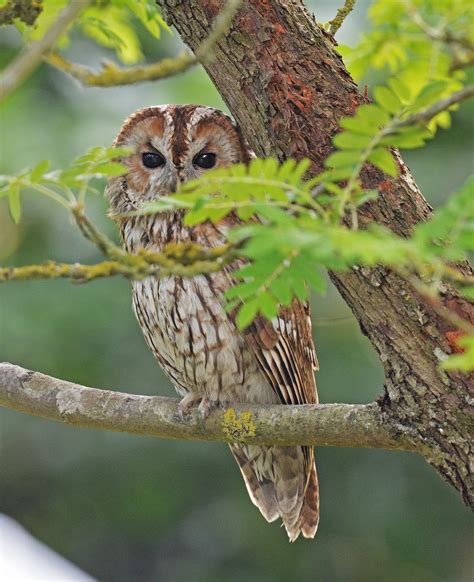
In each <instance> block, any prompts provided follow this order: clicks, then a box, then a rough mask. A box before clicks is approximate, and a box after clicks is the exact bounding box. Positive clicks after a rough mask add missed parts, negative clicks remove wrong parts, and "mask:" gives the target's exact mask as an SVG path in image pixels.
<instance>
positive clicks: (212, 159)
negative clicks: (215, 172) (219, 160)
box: [193, 153, 216, 170]
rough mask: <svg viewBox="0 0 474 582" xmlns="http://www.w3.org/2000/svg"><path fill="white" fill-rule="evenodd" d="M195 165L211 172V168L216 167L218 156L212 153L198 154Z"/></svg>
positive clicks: (194, 161)
mask: <svg viewBox="0 0 474 582" xmlns="http://www.w3.org/2000/svg"><path fill="white" fill-rule="evenodd" d="M193 164H194V165H195V166H198V167H199V168H204V169H205V170H209V168H213V167H214V166H215V165H216V154H211V153H205V154H198V155H197V156H196V157H195V158H194V160H193Z"/></svg>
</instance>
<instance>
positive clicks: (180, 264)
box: [0, 243, 234, 283]
mask: <svg viewBox="0 0 474 582" xmlns="http://www.w3.org/2000/svg"><path fill="white" fill-rule="evenodd" d="M233 257H234V249H233V247H232V246H231V245H222V246H220V247H215V248H212V249H205V248H202V247H200V245H195V244H185V243H181V244H170V245H167V246H166V247H165V248H164V249H163V251H162V252H161V253H152V252H148V251H141V252H140V253H139V254H137V255H132V254H130V253H126V252H123V253H122V254H121V255H119V256H117V258H116V259H113V260H107V261H102V262H100V263H95V264H93V265H83V264H80V263H57V262H55V261H47V262H46V263H43V264H40V265H25V266H23V267H0V283H5V282H7V281H37V280H42V279H70V280H71V281H76V282H78V283H87V282H88V281H93V280H94V279H101V278H104V277H114V276H116V275H121V276H123V277H126V278H127V279H143V278H144V277H149V276H154V277H158V278H161V277H167V276H169V275H179V276H181V277H193V276H195V275H199V274H202V273H215V272H216V271H220V270H221V269H222V267H223V266H224V265H226V264H227V263H229V262H230V261H231V260H232V258H233Z"/></svg>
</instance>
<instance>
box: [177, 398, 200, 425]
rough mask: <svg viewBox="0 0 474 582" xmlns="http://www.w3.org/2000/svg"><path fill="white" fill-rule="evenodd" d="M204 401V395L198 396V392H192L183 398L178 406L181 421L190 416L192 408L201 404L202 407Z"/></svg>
mask: <svg viewBox="0 0 474 582" xmlns="http://www.w3.org/2000/svg"><path fill="white" fill-rule="evenodd" d="M202 399H203V396H202V394H198V393H197V392H190V393H189V394H186V396H185V397H184V398H182V399H181V400H180V402H179V404H178V414H179V417H180V418H181V420H183V419H184V417H185V416H186V415H187V414H189V411H190V410H191V408H193V407H194V406H196V404H198V403H199V405H200V404H201V402H202Z"/></svg>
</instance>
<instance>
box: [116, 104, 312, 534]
mask: <svg viewBox="0 0 474 582" xmlns="http://www.w3.org/2000/svg"><path fill="white" fill-rule="evenodd" d="M115 144H116V145H126V146H131V147H132V148H133V150H134V153H133V154H132V155H130V157H128V158H127V159H126V160H124V163H125V164H126V165H127V166H128V168H129V170H128V172H127V174H126V175H125V176H122V177H118V178H113V179H111V180H110V182H109V184H108V187H107V195H108V198H109V200H110V206H111V211H112V215H120V214H123V213H127V212H130V211H135V210H137V209H140V207H141V206H142V205H143V204H144V203H145V202H149V201H151V200H156V199H158V198H160V197H162V196H167V195H168V194H170V193H171V192H174V191H175V189H176V187H177V184H178V183H179V182H184V181H186V180H190V179H193V178H197V177H199V176H202V175H203V174H205V172H206V171H207V170H209V169H211V168H219V167H223V166H227V165H229V164H233V163H236V162H243V163H248V162H249V160H250V158H251V157H252V156H253V154H252V152H251V150H250V149H249V147H248V146H247V145H246V143H245V141H244V139H243V137H242V135H241V133H240V131H239V130H238V128H237V127H236V126H235V125H234V123H233V122H232V120H231V119H230V118H229V117H228V116H227V115H225V114H224V113H222V112H221V111H218V110H216V109H212V108H209V107H201V106H197V105H176V106H175V105H163V106H158V107H148V108H145V109H141V110H139V111H137V112H135V113H134V114H133V115H132V116H131V117H130V118H129V119H127V120H126V121H125V123H124V125H123V127H122V129H121V130H120V133H119V134H118V136H117V139H116V141H115ZM117 221H118V223H119V226H120V230H121V235H122V239H123V243H124V246H125V248H126V249H127V250H128V251H129V252H131V253H136V252H137V251H139V250H140V249H143V248H145V249H149V250H152V251H160V250H161V249H162V248H163V246H164V245H165V244H167V243H169V242H182V241H193V242H196V243H199V244H201V245H204V246H208V247H212V246H217V245H221V244H222V243H223V242H224V241H225V239H226V232H227V230H228V229H229V227H231V226H232V225H233V224H234V223H235V218H233V217H232V216H230V217H228V218H225V219H223V220H222V221H221V222H220V223H218V224H217V225H213V224H211V223H207V222H206V223H204V224H200V225H198V226H193V227H189V226H186V225H185V224H184V223H183V213H182V211H171V212H163V213H160V214H155V215H151V216H150V215H148V216H133V217H125V218H124V217H118V218H117ZM233 268H235V266H231V267H228V268H227V269H226V270H223V271H221V272H219V273H213V274H209V275H198V276H196V277H193V278H182V277H166V278H163V279H156V278H153V277H148V278H146V279H144V280H143V281H134V282H133V308H134V311H135V314H136V316H137V319H138V321H139V323H140V326H141V328H142V331H143V334H144V336H145V340H146V342H147V344H148V346H149V347H150V349H151V350H152V352H153V354H154V355H155V357H156V359H157V360H158V362H159V363H160V365H161V367H162V368H163V370H164V372H165V373H166V374H167V376H168V377H169V378H170V380H171V382H172V383H173V384H174V386H175V388H176V390H177V392H178V393H179V395H180V396H182V397H183V400H182V401H181V410H183V411H186V410H187V409H188V407H189V406H190V405H192V404H197V403H198V402H200V404H199V408H200V410H201V412H202V413H206V411H207V410H208V409H209V406H210V405H211V404H215V403H219V404H221V405H223V406H226V405H229V404H231V403H236V402H249V403H273V404H304V403H314V402H317V393H316V384H315V380H314V370H315V369H316V367H317V359H316V354H315V350H314V345H313V341H312V337H311V320H310V312H309V307H308V305H306V304H303V303H301V302H299V301H296V300H295V301H294V302H293V304H292V306H291V308H281V310H280V313H279V317H278V318H276V319H275V320H274V321H272V322H268V321H266V320H265V319H263V318H261V317H258V318H257V319H256V320H255V321H254V322H253V324H252V325H251V326H250V327H248V328H247V329H246V330H245V331H238V330H237V328H236V326H235V324H234V321H233V317H232V315H229V314H228V313H226V311H225V310H224V308H223V293H224V292H225V291H226V289H228V288H229V287H230V286H231V285H232V284H233V281H232V269H233ZM230 448H231V450H232V453H233V455H234V457H235V459H236V461H237V463H238V465H239V467H240V470H241V472H242V475H243V478H244V481H245V484H246V486H247V490H248V493H249V495H250V498H251V499H252V501H253V503H254V504H255V505H256V506H257V507H258V508H259V509H260V511H261V513H262V514H263V516H264V517H265V519H267V520H268V521H273V520H275V519H277V518H278V517H281V519H282V520H283V524H284V525H285V528H286V530H287V532H288V536H289V538H290V540H291V541H293V540H295V539H296V538H297V537H298V536H299V534H300V533H301V534H302V535H303V536H304V537H308V538H312V537H314V535H315V533H316V530H317V526H318V520H319V494H318V481H317V476H316V468H315V464H314V455H313V449H312V448H311V447H303V446H302V447H282V446H241V445H230Z"/></svg>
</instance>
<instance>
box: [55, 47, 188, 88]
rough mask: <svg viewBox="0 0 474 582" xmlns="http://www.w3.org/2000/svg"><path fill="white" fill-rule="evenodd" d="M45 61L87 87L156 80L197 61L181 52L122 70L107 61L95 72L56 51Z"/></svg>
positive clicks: (183, 70) (175, 72) (186, 53)
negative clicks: (175, 55)
mask: <svg viewBox="0 0 474 582" xmlns="http://www.w3.org/2000/svg"><path fill="white" fill-rule="evenodd" d="M46 60H47V62H48V63H49V64H50V65H53V66H54V67H56V68H57V69H59V70H61V71H63V72H64V73H68V74H69V75H71V76H72V77H74V78H75V79H77V80H78V81H80V82H81V83H82V84H83V85H86V86H88V87H116V86H118V85H131V84H133V83H140V82H142V81H157V80H158V79H165V78H167V77H172V76H173V75H177V74H179V73H184V72H185V71H187V70H188V69H189V68H191V67H192V66H194V65H196V64H197V63H198V61H197V59H196V58H195V57H194V56H193V55H192V54H191V53H188V52H183V53H181V54H180V55H178V56H177V57H175V58H171V59H162V60H161V61H159V62H158V63H153V64H151V65H143V66H137V67H132V68H129V69H122V68H121V67H119V66H117V65H115V64H114V63H110V62H107V63H105V64H104V65H103V66H102V69H101V70H100V71H98V72H96V71H94V70H93V69H91V68H89V67H86V66H84V65H80V64H78V63H71V62H70V61H68V60H66V59H65V58H64V57H62V56H61V55H60V54H58V53H51V54H50V55H49V57H47V59H46Z"/></svg>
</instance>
